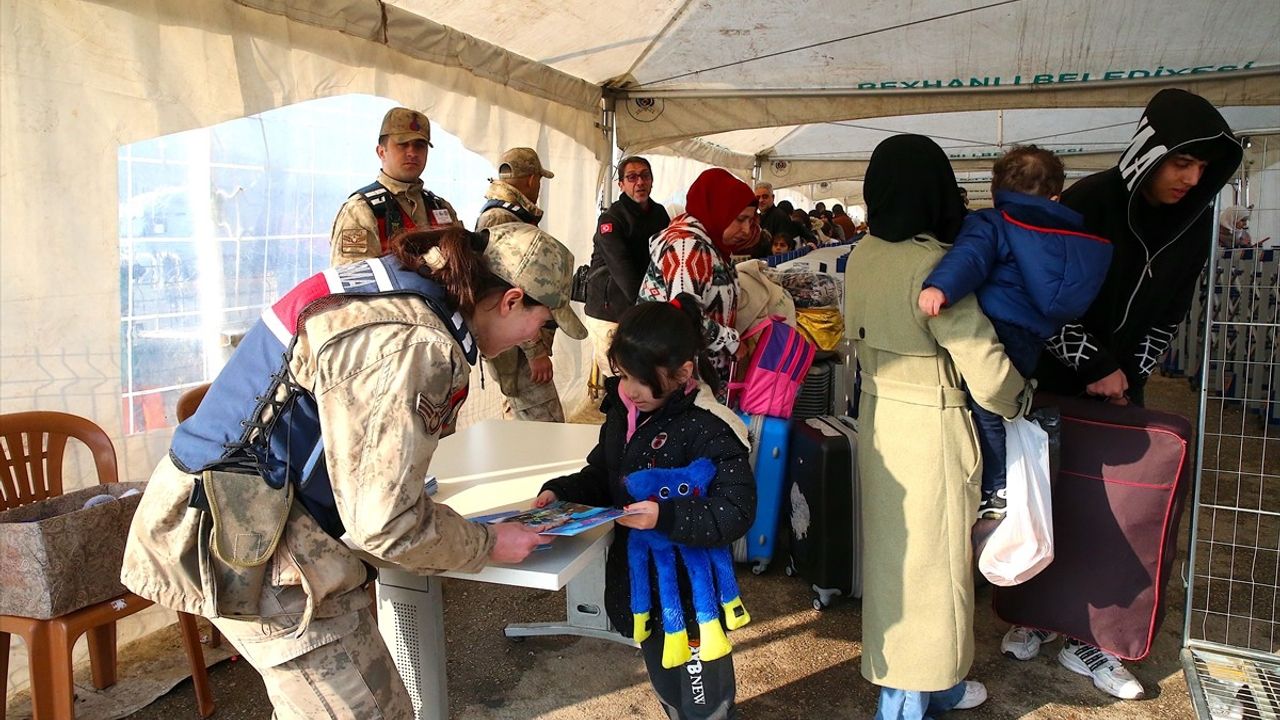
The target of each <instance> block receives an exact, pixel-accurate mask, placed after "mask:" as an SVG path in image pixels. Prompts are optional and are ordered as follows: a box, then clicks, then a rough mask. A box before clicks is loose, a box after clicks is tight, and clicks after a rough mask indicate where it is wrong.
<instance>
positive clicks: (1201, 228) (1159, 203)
mask: <svg viewBox="0 0 1280 720" xmlns="http://www.w3.org/2000/svg"><path fill="white" fill-rule="evenodd" d="M1243 153H1244V151H1243V149H1242V148H1241V147H1240V143H1239V142H1238V141H1237V140H1236V138H1235V136H1233V135H1232V134H1231V128H1230V127H1228V125H1227V123H1226V121H1225V120H1223V119H1222V115H1221V114H1219V113H1218V111H1217V110H1216V109H1215V108H1214V107H1213V106H1212V105H1210V104H1209V102H1208V101H1207V100H1205V99H1204V98H1202V97H1199V96H1198V95H1193V94H1191V93H1189V92H1186V91H1184V90H1176V89H1167V90H1161V91H1160V92H1158V93H1156V95H1155V97H1153V98H1151V101H1150V102H1149V103H1147V108H1146V110H1145V111H1144V112H1143V115H1142V119H1141V120H1139V121H1138V128H1137V131H1136V132H1135V133H1134V136H1133V140H1131V141H1130V143H1129V147H1128V149H1126V150H1125V152H1124V154H1123V155H1121V156H1120V162H1119V164H1118V165H1117V166H1116V167H1113V168H1111V169H1110V170H1104V171H1103V172H1100V173H1096V174H1094V175H1090V176H1089V177H1087V178H1084V179H1083V180H1080V181H1079V182H1077V183H1076V184H1075V185H1073V186H1072V187H1070V188H1068V189H1067V191H1066V192H1064V193H1063V194H1062V204H1063V205H1066V206H1067V207H1070V208H1071V209H1073V210H1075V211H1077V212H1079V213H1080V214H1081V215H1083V216H1084V222H1085V226H1086V227H1087V228H1089V230H1090V231H1091V232H1094V233H1096V234H1098V235H1101V236H1103V237H1105V238H1107V239H1108V240H1110V241H1111V244H1112V247H1113V249H1114V253H1113V255H1112V260H1111V267H1110V268H1109V269H1108V270H1107V276H1106V279H1105V280H1104V281H1103V283H1102V289H1101V291H1099V293H1098V296H1097V298H1096V299H1095V300H1094V301H1093V304H1092V305H1090V307H1089V310H1088V311H1087V312H1085V314H1084V316H1083V317H1082V318H1081V319H1080V320H1079V321H1078V322H1075V323H1071V324H1068V325H1067V326H1065V327H1064V328H1063V329H1062V330H1061V331H1059V332H1058V334H1057V335H1055V336H1054V337H1052V338H1050V340H1049V341H1048V348H1049V352H1047V353H1044V354H1043V355H1042V356H1041V359H1040V365H1039V367H1038V369H1037V372H1036V375H1037V377H1038V378H1039V379H1040V389H1042V390H1047V391H1049V392H1054V393H1059V394H1067V395H1077V394H1080V393H1082V392H1084V393H1088V394H1089V395H1093V396H1095V397H1098V398H1102V399H1106V400H1107V401H1109V402H1113V403H1117V404H1122V405H1123V404H1127V403H1134V404H1137V405H1141V404H1142V402H1143V388H1144V387H1145V385H1146V382H1147V378H1148V377H1149V376H1150V375H1151V371H1152V370H1154V369H1155V367H1156V364H1157V363H1158V362H1159V361H1160V356H1161V355H1163V354H1164V352H1165V350H1166V349H1168V347H1169V343H1170V342H1171V341H1172V339H1173V333H1174V330H1175V328H1176V327H1177V325H1178V323H1179V322H1181V320H1182V318H1183V316H1184V315H1186V313H1187V309H1188V308H1189V307H1190V305H1191V297H1192V293H1193V292H1195V289H1196V285H1197V281H1198V279H1199V277H1200V273H1201V271H1202V270H1203V269H1204V264H1205V261H1206V260H1207V259H1208V257H1209V252H1210V250H1211V249H1212V248H1213V247H1214V245H1215V241H1216V233H1215V232H1214V225H1215V223H1214V218H1213V213H1212V212H1211V211H1210V208H1211V206H1212V204H1213V199H1214V197H1216V196H1217V194H1218V192H1219V191H1221V190H1222V187H1223V185H1225V184H1226V183H1227V181H1228V180H1229V179H1230V178H1231V176H1232V175H1233V174H1234V173H1235V171H1236V168H1238V167H1239V166H1240V160H1241V157H1242V155H1243ZM1056 637H1057V635H1056V634H1055V633H1050V632H1047V631H1044V630H1038V629H1032V628H1026V627H1014V628H1012V629H1011V630H1010V631H1009V632H1008V633H1007V634H1006V635H1005V637H1004V639H1003V640H1002V641H1001V644H1000V649H1001V651H1002V652H1004V654H1006V655H1009V656H1010V657H1015V658H1017V659H1019V660H1030V659H1031V658H1033V657H1035V655H1036V654H1037V653H1038V652H1039V650H1040V645H1041V644H1042V643H1045V642H1049V641H1051V640H1053V639H1055V638H1056ZM1058 661H1059V662H1060V663H1061V664H1062V665H1063V666H1065V667H1066V668H1067V669H1069V670H1071V671H1073V672H1076V673H1079V674H1080V675H1084V676H1087V677H1090V678H1091V679H1092V680H1093V684H1094V686H1096V687H1097V688H1098V689H1100V690H1102V691H1103V692H1106V693H1107V694H1109V695H1113V696H1115V697H1118V698H1122V699H1126V700H1132V699H1136V698H1140V697H1142V696H1143V695H1144V694H1145V690H1144V689H1143V687H1142V684H1141V683H1139V682H1138V680H1137V678H1135V677H1134V676H1133V674H1132V673H1130V672H1129V671H1128V669H1126V668H1125V667H1124V665H1123V664H1121V662H1120V660H1119V659H1118V658H1116V656H1114V655H1112V654H1111V653H1108V652H1105V651H1103V650H1102V649H1100V648H1097V647H1093V646H1091V645H1088V644H1086V643H1083V642H1080V641H1077V640H1068V641H1067V642H1066V643H1065V644H1064V646H1063V648H1062V650H1061V652H1059V654H1058Z"/></svg>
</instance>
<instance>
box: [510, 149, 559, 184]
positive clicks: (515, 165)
mask: <svg viewBox="0 0 1280 720" xmlns="http://www.w3.org/2000/svg"><path fill="white" fill-rule="evenodd" d="M526 175H541V176H542V177H544V178H553V177H555V176H556V174H555V173H553V172H551V171H550V170H548V169H546V168H544V167H542V160H541V159H540V158H539V157H538V153H537V152H536V151H535V150H534V149H533V148H527V147H518V148H511V149H510V150H508V151H506V152H504V153H502V158H501V159H499V160H498V177H500V178H518V177H525V176H526Z"/></svg>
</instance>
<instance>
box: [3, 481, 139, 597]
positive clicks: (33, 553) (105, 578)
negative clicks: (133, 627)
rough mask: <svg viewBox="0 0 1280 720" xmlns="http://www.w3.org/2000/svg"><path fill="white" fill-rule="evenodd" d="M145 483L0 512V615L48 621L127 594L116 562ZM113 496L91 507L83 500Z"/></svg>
mask: <svg viewBox="0 0 1280 720" xmlns="http://www.w3.org/2000/svg"><path fill="white" fill-rule="evenodd" d="M145 487H146V483H141V482H128V483H110V484H107V485H94V486H93V487H88V488H84V489H82V490H74V491H72V492H69V493H66V494H64V495H59V496H58V497H54V498H49V499H47V500H41V501H39V502H34V503H31V504H30V505H23V506H22V507H18V508H13V509H12V510H6V511H4V512H0V577H3V578H4V580H3V582H0V614H4V615H21V616H23V617H32V618H39V619H42V620H43V619H48V618H51V617H57V616H59V615H65V614H67V613H69V612H72V611H74V610H79V609H80V608H83V607H87V606H89V605H92V604H94V603H98V602H102V601H103V600H109V599H111V598H113V597H115V596H117V595H120V594H122V593H124V592H126V590H125V587H124V586H123V585H121V584H120V565H121V563H122V561H123V560H124V543H125V540H126V539H127V538H128V536H129V523H130V522H131V521H132V520H133V513H134V512H135V511H136V510H137V509H138V503H139V501H141V500H142V495H141V493H139V494H137V495H133V496H130V497H127V498H121V497H120V496H121V495H123V494H124V493H125V492H127V491H129V490H132V489H135V488H136V489H138V490H142V489H143V488H145ZM103 494H109V495H111V496H113V497H115V498H117V499H115V500H111V501H107V502H103V503H102V504H100V505H95V506H93V507H89V508H86V507H84V504H85V501H86V500H88V499H89V498H92V497H94V496H96V495H103Z"/></svg>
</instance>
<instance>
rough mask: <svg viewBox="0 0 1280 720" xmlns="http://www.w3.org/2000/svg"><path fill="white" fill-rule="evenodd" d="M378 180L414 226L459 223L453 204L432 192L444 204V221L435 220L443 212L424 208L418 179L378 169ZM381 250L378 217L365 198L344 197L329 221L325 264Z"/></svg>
mask: <svg viewBox="0 0 1280 720" xmlns="http://www.w3.org/2000/svg"><path fill="white" fill-rule="evenodd" d="M378 182H380V183H382V186H383V187H385V188H386V189H388V190H390V191H391V193H392V195H394V196H395V199H396V202H398V203H399V204H400V209H401V210H402V211H404V213H405V216H406V217H408V218H410V219H412V220H413V224H414V226H415V227H417V228H418V229H420V230H425V229H428V228H431V227H440V226H442V225H448V224H455V225H461V224H462V223H460V222H459V221H458V213H457V212H455V211H454V209H453V205H450V204H449V201H448V200H445V199H444V198H442V197H439V196H436V200H438V201H439V202H440V204H442V205H444V209H443V211H442V212H447V213H448V219H447V221H446V222H439V221H440V220H445V218H444V216H443V215H441V216H439V217H436V215H435V211H433V210H432V209H430V208H428V207H427V206H426V203H424V202H423V195H422V191H423V186H422V181H421V180H417V181H414V182H412V183H403V182H400V181H399V180H396V179H394V178H391V177H390V176H388V175H387V174H386V173H383V172H379V173H378ZM388 239H390V238H388ZM382 254H383V252H382V238H381V237H379V235H378V219H377V218H376V217H374V214H373V210H371V209H370V208H369V203H367V202H365V199H364V198H363V197H360V196H359V195H353V196H352V197H350V198H347V201H346V202H345V203H343V204H342V208H341V209H340V210H338V217H337V218H335V219H334V221H333V231H332V233H331V234H330V236H329V264H330V265H342V264H344V263H349V262H355V261H356V260H363V259H365V258H373V257H378V256H380V255H382Z"/></svg>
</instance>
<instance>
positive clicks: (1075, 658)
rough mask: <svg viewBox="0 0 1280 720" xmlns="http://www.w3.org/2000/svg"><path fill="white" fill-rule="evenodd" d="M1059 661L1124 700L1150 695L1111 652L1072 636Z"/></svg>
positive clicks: (1065, 645)
mask: <svg viewBox="0 0 1280 720" xmlns="http://www.w3.org/2000/svg"><path fill="white" fill-rule="evenodd" d="M1058 662H1060V663H1062V666H1063V667H1065V668H1066V669H1068V670H1070V671H1071V672H1073V673H1077V674H1080V675H1084V676H1085V677H1087V678H1092V679H1093V685H1094V687H1096V688H1098V689H1099V690H1101V691H1102V692H1104V693H1106V694H1108V695H1112V696H1114V697H1118V698H1120V699H1121V700H1137V699H1138V698H1140V697H1142V696H1143V695H1146V690H1144V689H1143V688H1142V683H1140V682H1138V678H1136V677H1134V676H1133V673H1130V672H1129V670H1128V669H1126V668H1125V666H1124V665H1123V664H1122V663H1121V662H1120V660H1119V659H1117V658H1116V656H1115V655H1112V654H1111V653H1109V652H1106V651H1104V650H1102V649H1100V648H1096V647H1094V646H1092V645H1086V644H1085V643H1082V642H1079V641H1077V640H1068V641H1067V642H1066V643H1065V644H1064V645H1063V646H1062V651H1061V652H1059V653H1058Z"/></svg>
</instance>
